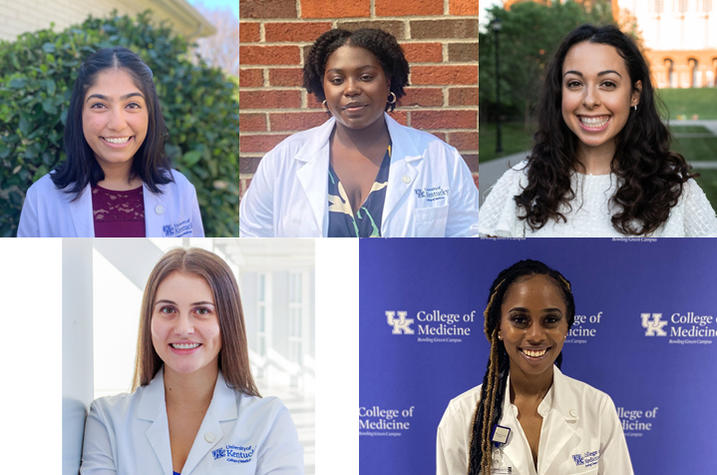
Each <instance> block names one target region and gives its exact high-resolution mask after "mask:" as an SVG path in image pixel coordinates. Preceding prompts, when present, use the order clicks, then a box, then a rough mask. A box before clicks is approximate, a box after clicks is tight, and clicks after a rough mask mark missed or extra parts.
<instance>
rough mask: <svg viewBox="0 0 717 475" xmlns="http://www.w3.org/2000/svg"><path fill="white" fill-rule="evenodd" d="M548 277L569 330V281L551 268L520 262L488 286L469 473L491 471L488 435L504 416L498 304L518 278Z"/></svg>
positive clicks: (505, 373) (571, 309)
mask: <svg viewBox="0 0 717 475" xmlns="http://www.w3.org/2000/svg"><path fill="white" fill-rule="evenodd" d="M536 274H539V275H547V276H548V277H550V278H552V279H553V280H554V281H555V282H556V283H557V284H558V287H559V288H560V290H561V291H562V294H563V298H564V299H565V307H566V311H567V315H566V317H567V323H568V328H570V327H571V326H572V324H573V320H574V319H575V301H574V300H573V294H572V289H571V285H570V282H568V280H567V279H566V278H565V277H563V275H562V274H560V273H559V272H558V271H556V270H553V269H551V268H550V267H548V266H546V265H545V264H543V263H542V262H540V261H534V260H530V259H527V260H523V261H519V262H516V263H515V264H513V265H512V266H510V267H508V268H507V269H504V270H503V271H501V273H500V274H498V277H497V278H496V279H495V281H493V284H492V285H491V287H490V295H489V297H488V304H487V305H486V308H485V311H484V312H483V316H484V317H485V326H484V331H485V335H486V338H487V339H488V341H489V342H490V356H489V357H488V365H487V367H486V371H485V374H484V375H483V384H482V385H481V390H480V401H478V404H477V407H476V410H475V413H474V416H473V429H472V431H471V433H472V437H471V445H470V455H469V458H468V474H469V475H478V474H479V473H483V474H484V475H489V474H490V471H491V463H492V455H493V445H492V442H491V440H490V439H491V433H492V431H493V427H495V425H496V424H497V423H498V421H500V419H501V417H502V415H503V400H504V399H505V391H506V386H507V385H506V381H507V378H508V369H509V367H510V364H509V359H508V353H506V351H505V346H504V345H503V342H502V341H501V340H499V339H498V329H499V328H500V321H501V311H500V308H501V305H502V304H503V299H504V298H505V293H506V291H507V290H508V288H509V287H510V285H511V284H512V283H513V282H515V281H516V280H517V279H518V278H520V277H526V276H531V275H536ZM561 363H562V353H561V354H560V355H558V358H557V360H556V361H555V364H556V365H557V366H558V368H560V364H561Z"/></svg>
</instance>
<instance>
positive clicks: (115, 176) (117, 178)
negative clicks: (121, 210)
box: [97, 162, 142, 191]
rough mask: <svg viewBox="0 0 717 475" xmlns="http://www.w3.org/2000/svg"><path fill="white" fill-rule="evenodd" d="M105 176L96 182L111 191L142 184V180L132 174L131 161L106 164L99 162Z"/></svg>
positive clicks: (123, 189)
mask: <svg viewBox="0 0 717 475" xmlns="http://www.w3.org/2000/svg"><path fill="white" fill-rule="evenodd" d="M100 168H102V173H104V175H105V177H104V178H103V179H102V180H100V181H98V182H97V184H98V185H100V186H101V187H102V188H106V189H108V190H113V191H127V190H133V189H135V188H137V187H139V186H141V185H142V180H141V179H140V178H139V177H137V176H134V175H133V174H132V162H129V163H117V164H107V163H100Z"/></svg>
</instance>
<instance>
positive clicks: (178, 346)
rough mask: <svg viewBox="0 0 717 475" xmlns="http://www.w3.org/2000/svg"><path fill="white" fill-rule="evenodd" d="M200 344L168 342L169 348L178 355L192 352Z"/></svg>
mask: <svg viewBox="0 0 717 475" xmlns="http://www.w3.org/2000/svg"><path fill="white" fill-rule="evenodd" d="M200 346H202V344H201V343H170V344H169V348H171V350H172V352H174V353H178V354H180V355H181V354H187V353H192V352H193V351H195V350H196V349H197V348H199V347H200Z"/></svg>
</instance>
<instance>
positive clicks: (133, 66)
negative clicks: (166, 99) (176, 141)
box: [50, 47, 173, 199]
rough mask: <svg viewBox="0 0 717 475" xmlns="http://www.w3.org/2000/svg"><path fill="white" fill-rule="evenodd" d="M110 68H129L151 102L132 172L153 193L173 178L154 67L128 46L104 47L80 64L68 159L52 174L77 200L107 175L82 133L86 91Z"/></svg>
mask: <svg viewBox="0 0 717 475" xmlns="http://www.w3.org/2000/svg"><path fill="white" fill-rule="evenodd" d="M110 68H115V69H119V68H121V69H123V70H125V71H127V73H129V75H130V76H131V77H132V80H133V81H134V83H135V85H136V86H137V87H138V88H139V90H140V91H141V92H142V94H143V95H144V99H145V103H146V104H147V116H148V124H147V136H146V137H145V139H144V142H143V143H142V145H141V146H140V147H139V149H138V150H137V153H136V154H135V156H134V158H133V160H132V169H131V172H130V173H131V174H132V175H133V176H137V177H139V178H140V179H141V180H142V181H143V182H144V184H145V185H146V186H147V188H149V189H150V190H151V191H152V192H153V193H160V192H161V191H160V190H159V188H158V187H157V185H162V184H165V183H169V182H170V181H173V180H172V177H171V175H170V173H169V169H170V163H169V159H168V158H167V156H166V155H165V153H164V141H165V139H166V137H167V126H166V124H165V122H164V117H163V116H162V111H161V110H160V107H159V99H158V98H157V91H156V90H155V88H154V82H153V81H152V77H153V75H152V70H151V69H150V68H149V66H147V65H146V64H145V63H144V62H143V61H142V59H141V58H140V57H139V56H137V55H136V54H135V53H133V52H132V51H130V50H128V49H127V48H120V47H116V48H103V49H100V50H98V51H96V52H94V53H93V54H92V55H90V56H89V57H88V58H87V59H86V60H85V62H84V63H83V64H82V66H80V72H79V74H78V76H77V79H76V80H75V86H74V88H73V89H72V96H71V97H70V108H69V109H68V111H67V122H66V125H65V152H66V153H67V159H66V160H65V161H64V162H62V163H61V164H60V165H59V166H58V167H57V169H56V170H55V172H54V173H51V174H50V177H51V178H52V181H53V183H55V186H56V187H57V188H58V189H63V188H66V189H65V191H66V192H67V193H75V197H74V198H73V199H77V198H78V197H79V196H80V193H81V192H82V190H83V189H84V188H85V187H86V186H87V184H88V183H89V184H91V185H93V186H94V185H96V184H97V182H99V181H101V180H102V179H104V177H105V175H104V172H103V171H102V168H101V167H100V165H99V164H98V163H97V160H96V159H95V154H94V152H93V151H92V149H91V148H90V146H89V144H88V143H87V140H85V135H84V133H83V132H82V108H83V104H84V101H85V94H86V93H87V90H88V89H89V88H90V87H91V86H92V84H93V83H94V82H95V79H97V74H98V73H100V72H102V71H104V70H105V69H110Z"/></svg>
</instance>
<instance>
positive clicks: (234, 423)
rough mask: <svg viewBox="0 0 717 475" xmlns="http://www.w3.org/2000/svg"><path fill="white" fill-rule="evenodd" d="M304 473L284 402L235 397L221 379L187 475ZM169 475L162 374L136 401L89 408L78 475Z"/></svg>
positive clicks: (125, 397)
mask: <svg viewBox="0 0 717 475" xmlns="http://www.w3.org/2000/svg"><path fill="white" fill-rule="evenodd" d="M303 467H304V462H303V448H302V447H301V445H300V444H299V440H298V437H297V434H296V428H295V427H294V423H293V422H292V420H291V416H290V415H289V412H288V410H287V409H286V407H284V405H283V404H282V403H281V401H279V400H278V399H277V398H274V397H265V398H260V397H255V396H247V395H246V394H244V393H242V392H240V391H235V390H234V389H231V388H229V387H228V386H227V385H226V382H225V381H224V378H223V377H222V374H221V372H220V373H219V376H218V377H217V383H216V386H215V388H214V395H213V396H212V401H211V403H210V404H209V408H208V409H207V412H206V414H205V415H204V419H203V420H202V425H201V426H200V428H199V432H197V436H196V438H195V439H194V444H193V445H192V448H191V450H190V451H189V455H188V456H187V460H186V462H185V463H184V467H183V468H182V472H181V473H182V475H221V474H232V475H249V474H251V475H301V474H303V473H304V468H303ZM172 469H173V467H172V452H171V448H170V444H169V423H168V421H167V407H166V404H165V399H164V378H163V371H162V370H160V371H159V372H158V373H157V375H156V376H155V377H154V379H152V381H151V382H150V383H149V384H148V385H147V386H140V387H139V388H137V390H136V391H135V392H133V393H131V394H119V395H117V396H110V397H103V398H99V399H97V400H95V401H94V402H93V403H92V406H91V407H90V414H89V416H87V422H86V423H85V439H84V447H83V450H82V466H81V467H80V474H81V475H115V474H117V475H136V474H142V475H153V474H157V475H169V474H171V473H172Z"/></svg>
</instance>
